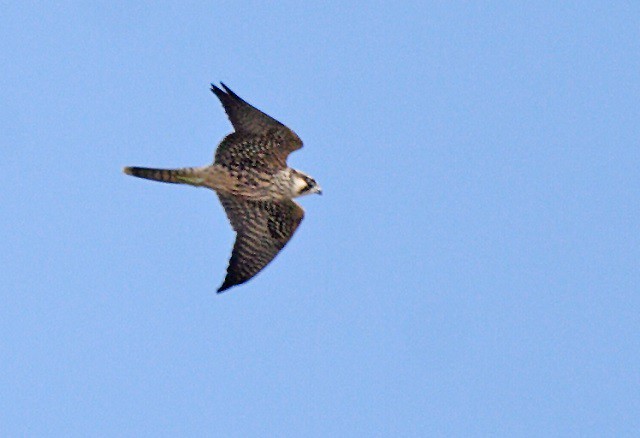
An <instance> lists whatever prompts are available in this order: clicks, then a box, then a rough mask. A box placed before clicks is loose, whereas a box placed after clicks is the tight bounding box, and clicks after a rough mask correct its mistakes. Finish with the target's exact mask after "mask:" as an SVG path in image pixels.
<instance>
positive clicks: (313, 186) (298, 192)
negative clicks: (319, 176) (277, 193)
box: [291, 170, 322, 197]
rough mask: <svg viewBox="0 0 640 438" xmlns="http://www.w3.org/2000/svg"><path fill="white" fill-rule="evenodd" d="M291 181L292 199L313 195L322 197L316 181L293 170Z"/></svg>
mask: <svg viewBox="0 0 640 438" xmlns="http://www.w3.org/2000/svg"><path fill="white" fill-rule="evenodd" d="M291 180H292V182H293V191H294V197H298V196H304V195H311V194H314V193H317V194H318V195H322V188H321V187H320V186H319V185H318V183H317V182H316V180H315V179H313V178H311V177H310V176H309V175H306V174H304V173H302V172H300V171H299V170H294V171H293V172H292V175H291Z"/></svg>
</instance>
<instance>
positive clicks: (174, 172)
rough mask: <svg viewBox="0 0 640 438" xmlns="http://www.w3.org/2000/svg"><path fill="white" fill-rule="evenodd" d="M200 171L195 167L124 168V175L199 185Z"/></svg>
mask: <svg viewBox="0 0 640 438" xmlns="http://www.w3.org/2000/svg"><path fill="white" fill-rule="evenodd" d="M200 170H201V169H199V168H197V167H185V168H182V169H150V168H148V167H125V168H124V169H123V171H124V173H126V174H127V175H133V176H137V177H138V178H145V179H151V180H154V181H161V182H166V183H173V184H191V185H194V186H197V185H200V184H201V183H202V182H203V179H202V177H201V175H200V172H199V171H200Z"/></svg>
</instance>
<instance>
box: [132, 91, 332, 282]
mask: <svg viewBox="0 0 640 438" xmlns="http://www.w3.org/2000/svg"><path fill="white" fill-rule="evenodd" d="M222 88H223V89H224V90H223V89H220V88H218V87H217V86H215V85H213V84H211V91H212V92H213V93H214V94H215V95H216V96H217V97H218V99H220V102H222V105H223V107H224V109H225V111H226V113H227V115H228V116H229V120H230V121H231V124H232V125H233V128H234V129H235V132H233V133H231V134H229V135H227V136H226V137H225V138H224V139H223V140H222V142H221V143H220V145H219V146H218V148H217V150H216V154H215V160H214V162H213V164H211V165H209V166H204V167H187V168H182V169H150V168H145V167H126V168H125V169H124V172H125V173H126V174H128V175H133V176H137V177H139V178H146V179H151V180H155V181H161V182H168V183H176V184H190V185H193V186H198V187H208V188H210V189H213V190H215V191H216V192H217V194H218V197H219V198H220V202H221V203H222V206H223V207H224V210H225V212H226V214H227V217H228V218H229V221H230V222H231V226H232V227H233V229H234V230H235V231H236V233H237V236H236V241H235V244H234V246H233V252H232V254H231V259H230V260H229V267H228V268H227V275H226V278H225V280H224V282H223V284H222V286H220V288H219V289H218V292H222V291H224V290H226V289H228V288H230V287H232V286H235V285H238V284H241V283H244V282H246V281H247V280H249V279H251V278H253V277H254V276H255V275H256V274H257V273H258V272H260V271H261V270H262V269H263V268H264V267H265V266H266V265H267V264H268V263H269V262H271V260H273V259H274V258H275V256H276V255H277V254H278V252H279V251H280V250H281V249H282V248H283V247H284V246H285V245H286V244H287V242H288V241H289V240H290V239H291V237H292V236H293V233H294V232H295V231H296V229H297V228H298V225H299V224H300V222H301V221H302V218H303V217H304V210H303V209H302V207H300V206H299V205H298V204H297V203H295V202H294V201H293V200H292V199H293V198H295V197H298V196H302V195H306V194H311V193H319V194H320V193H322V192H321V189H320V186H318V184H317V183H316V182H315V180H314V179H313V178H311V177H310V176H308V175H305V174H304V173H302V172H300V171H297V170H294V169H291V168H290V167H288V166H287V157H288V156H289V154H290V153H291V152H293V151H295V150H297V149H300V148H301V147H302V141H301V140H300V138H299V137H298V136H297V135H296V134H295V133H294V132H293V131H292V130H290V129H289V128H287V127H286V126H285V125H283V124H282V123H280V122H278V121H277V120H275V119H273V118H272V117H270V116H268V115H266V114H265V113H263V112H262V111H260V110H258V109H256V108H255V107H253V106H252V105H250V104H248V103H247V102H245V101H244V100H243V99H241V98H240V97H239V96H238V95H237V94H235V93H234V92H233V91H231V90H230V89H229V88H228V87H227V86H225V85H224V84H222Z"/></svg>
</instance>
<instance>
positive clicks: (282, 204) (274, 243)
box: [218, 194, 304, 293]
mask: <svg viewBox="0 0 640 438" xmlns="http://www.w3.org/2000/svg"><path fill="white" fill-rule="evenodd" d="M218 196H219V198H220V202H221V203H222V206H223V207H224V210H225V212H226V213H227V217H228V218H229V221H230V222H231V226H232V227H233V229H234V230H235V231H236V233H237V236H236V242H235V244H234V245H233V252H232V253H231V259H230V260H229V267H228V268H227V276H226V278H225V279H224V283H222V286H220V288H219V289H218V293H220V292H223V291H225V290H227V289H229V288H230V287H232V286H235V285H238V284H241V283H244V282H245V281H247V280H249V279H251V278H252V277H253V276H254V275H256V274H257V273H258V272H260V271H261V270H262V269H263V268H264V267H265V266H267V264H269V262H271V260H273V259H274V257H275V256H276V255H277V254H278V252H279V251H280V250H281V249H282V248H283V247H284V246H285V245H286V244H287V242H288V241H289V240H290V239H291V236H293V233H294V232H295V231H296V229H297V228H298V225H300V222H301V221H302V218H303V217H304V210H303V209H302V208H301V207H300V206H299V205H298V204H296V203H295V202H293V201H292V200H290V199H289V200H283V201H249V200H246V199H243V198H240V197H236V196H229V195H222V194H218Z"/></svg>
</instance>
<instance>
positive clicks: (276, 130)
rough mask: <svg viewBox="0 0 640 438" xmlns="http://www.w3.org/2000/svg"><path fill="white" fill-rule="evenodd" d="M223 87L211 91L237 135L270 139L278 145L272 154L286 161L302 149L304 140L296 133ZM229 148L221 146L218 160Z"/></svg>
mask: <svg viewBox="0 0 640 438" xmlns="http://www.w3.org/2000/svg"><path fill="white" fill-rule="evenodd" d="M221 85H222V88H223V89H224V90H222V89H220V88H218V87H217V86H215V85H214V84H211V91H212V92H213V94H215V95H216V96H218V99H220V102H222V106H223V107H224V110H225V111H226V113H227V115H228V116H229V120H230V121H231V124H232V125H233V128H234V129H235V131H236V133H238V134H245V135H242V137H244V138H247V137H249V138H250V137H254V138H255V137H268V138H269V139H271V140H273V141H274V142H275V143H277V147H276V148H273V149H272V150H270V152H271V153H272V154H277V155H279V156H280V158H281V159H284V160H285V161H286V158H287V156H288V155H289V154H290V153H291V152H293V151H295V150H297V149H300V148H301V147H302V140H300V137H298V135H297V134H296V133H295V132H293V131H292V130H291V129H289V128H287V127H286V126H285V125H283V124H282V123H280V122H278V121H277V120H276V119H274V118H272V117H270V116H268V115H266V114H265V113H263V112H262V111H260V110H259V109H257V108H255V107H253V106H252V105H250V104H248V103H247V102H245V101H244V100H243V99H241V98H240V96H238V95H237V94H236V93H234V92H233V91H231V90H230V89H229V87H227V86H226V85H225V84H222V83H221ZM247 134H248V135H247ZM228 146H229V145H225V144H224V143H223V144H221V145H220V146H219V148H218V149H219V150H218V152H216V160H217V159H218V155H219V154H221V153H224V152H225V147H228ZM221 148H222V149H221Z"/></svg>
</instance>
